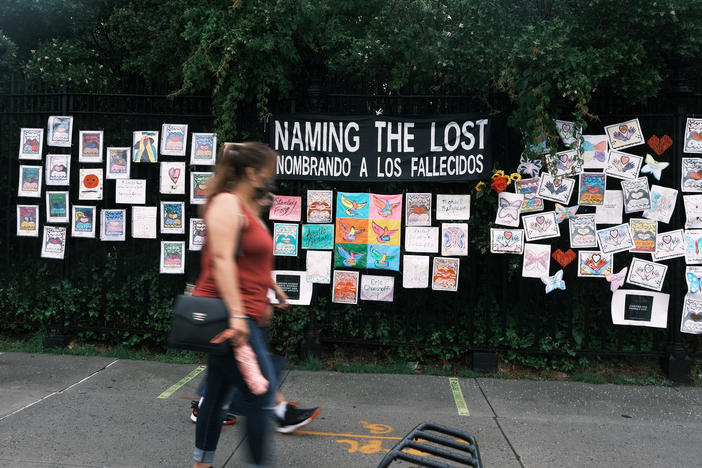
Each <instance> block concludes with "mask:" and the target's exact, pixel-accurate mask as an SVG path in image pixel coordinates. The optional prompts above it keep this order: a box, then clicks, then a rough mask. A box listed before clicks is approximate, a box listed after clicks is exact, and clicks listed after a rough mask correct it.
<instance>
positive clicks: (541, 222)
mask: <svg viewBox="0 0 702 468" xmlns="http://www.w3.org/2000/svg"><path fill="white" fill-rule="evenodd" d="M544 221H546V218H544V217H543V216H537V217H536V222H537V223H539V224H544Z"/></svg>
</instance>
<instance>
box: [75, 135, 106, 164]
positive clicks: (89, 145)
mask: <svg viewBox="0 0 702 468" xmlns="http://www.w3.org/2000/svg"><path fill="white" fill-rule="evenodd" d="M102 141H103V133H102V130H81V131H80V132H78V145H79V147H78V162H87V163H101V162H102Z"/></svg>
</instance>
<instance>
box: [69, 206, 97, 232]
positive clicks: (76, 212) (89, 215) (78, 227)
mask: <svg viewBox="0 0 702 468" xmlns="http://www.w3.org/2000/svg"><path fill="white" fill-rule="evenodd" d="M71 210H72V215H71V237H89V238H94V237H95V224H96V223H97V219H96V214H97V209H96V208H95V207H94V206H82V205H73V206H72V207H71Z"/></svg>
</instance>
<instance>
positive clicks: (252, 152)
mask: <svg viewBox="0 0 702 468" xmlns="http://www.w3.org/2000/svg"><path fill="white" fill-rule="evenodd" d="M276 156H277V154H276V152H275V151H273V150H272V149H271V148H269V147H268V146H266V145H264V144H262V143H253V142H249V143H241V144H236V145H234V144H227V145H225V146H224V147H223V148H222V150H221V154H220V157H219V158H218V162H217V167H216V171H215V175H214V176H213V177H212V179H210V181H208V183H207V193H208V201H207V206H206V208H205V213H204V218H205V224H206V226H207V234H206V241H205V245H204V246H203V249H202V270H201V272H200V277H199V278H198V281H197V284H196V285H195V289H194V290H193V295H194V296H206V297H221V298H222V300H223V301H224V303H225V304H226V306H227V309H228V310H229V314H230V320H229V330H228V331H227V336H228V337H229V340H230V343H231V345H232V347H237V346H240V345H242V344H244V343H247V342H248V344H249V345H250V346H251V348H252V349H253V351H254V354H255V355H256V359H257V361H258V365H259V367H260V369H261V373H262V374H263V376H264V377H265V379H266V380H267V381H268V382H269V385H268V390H267V391H266V392H264V393H263V394H260V395H255V394H254V393H253V392H251V390H250V389H249V388H248V386H247V385H246V382H245V381H244V379H243V377H242V375H241V372H240V371H239V368H238V366H237V364H236V361H235V357H234V354H233V353H230V354H227V355H224V356H218V355H209V356H208V359H207V367H208V369H207V384H206V390H205V395H204V399H203V402H202V406H201V407H200V409H199V412H198V417H197V426H196V430H195V449H194V451H193V458H194V459H195V464H194V467H195V468H207V467H210V466H211V464H212V461H213V460H214V454H215V450H216V448H217V442H218V440H219V435H220V431H221V427H222V415H221V410H222V404H223V403H224V402H225V401H227V399H228V397H229V394H230V393H231V390H232V387H236V388H237V389H238V390H239V391H240V392H241V395H242V401H241V408H242V410H243V411H244V416H246V433H247V440H248V443H249V449H250V454H251V458H252V462H253V464H254V465H257V466H264V465H266V464H270V455H271V450H270V447H269V446H268V445H269V444H270V440H271V438H270V437H269V434H270V423H271V415H270V409H268V408H270V406H271V404H272V402H273V397H274V393H275V389H276V388H277V387H278V384H277V381H276V376H275V372H274V370H273V365H272V363H271V359H270V355H269V353H268V349H267V345H266V342H265V340H264V337H263V335H262V333H261V330H260V327H261V326H263V325H264V324H266V323H267V322H268V319H269V317H268V316H267V315H269V314H270V312H269V310H270V309H269V308H267V302H268V301H267V298H266V294H267V291H268V288H273V289H274V291H275V292H276V296H278V300H279V301H280V302H281V303H284V302H285V301H286V299H287V298H286V297H285V294H284V293H283V292H282V291H281V290H280V288H279V287H278V286H277V285H276V284H275V283H274V282H273V281H272V279H271V271H272V269H273V238H272V237H271V235H270V233H269V231H268V229H267V227H266V226H265V225H264V224H263V222H262V221H261V220H260V219H259V218H258V217H257V216H256V215H255V214H254V213H257V212H258V206H257V205H258V200H259V199H260V198H261V197H263V196H266V195H267V194H268V192H269V191H270V187H271V186H272V184H273V181H274V178H275V163H276Z"/></svg>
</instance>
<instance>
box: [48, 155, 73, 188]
mask: <svg viewBox="0 0 702 468" xmlns="http://www.w3.org/2000/svg"><path fill="white" fill-rule="evenodd" d="M44 180H45V184H46V185H69V183H70V181H71V155H70V154H47V155H46V177H45V178H44Z"/></svg>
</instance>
